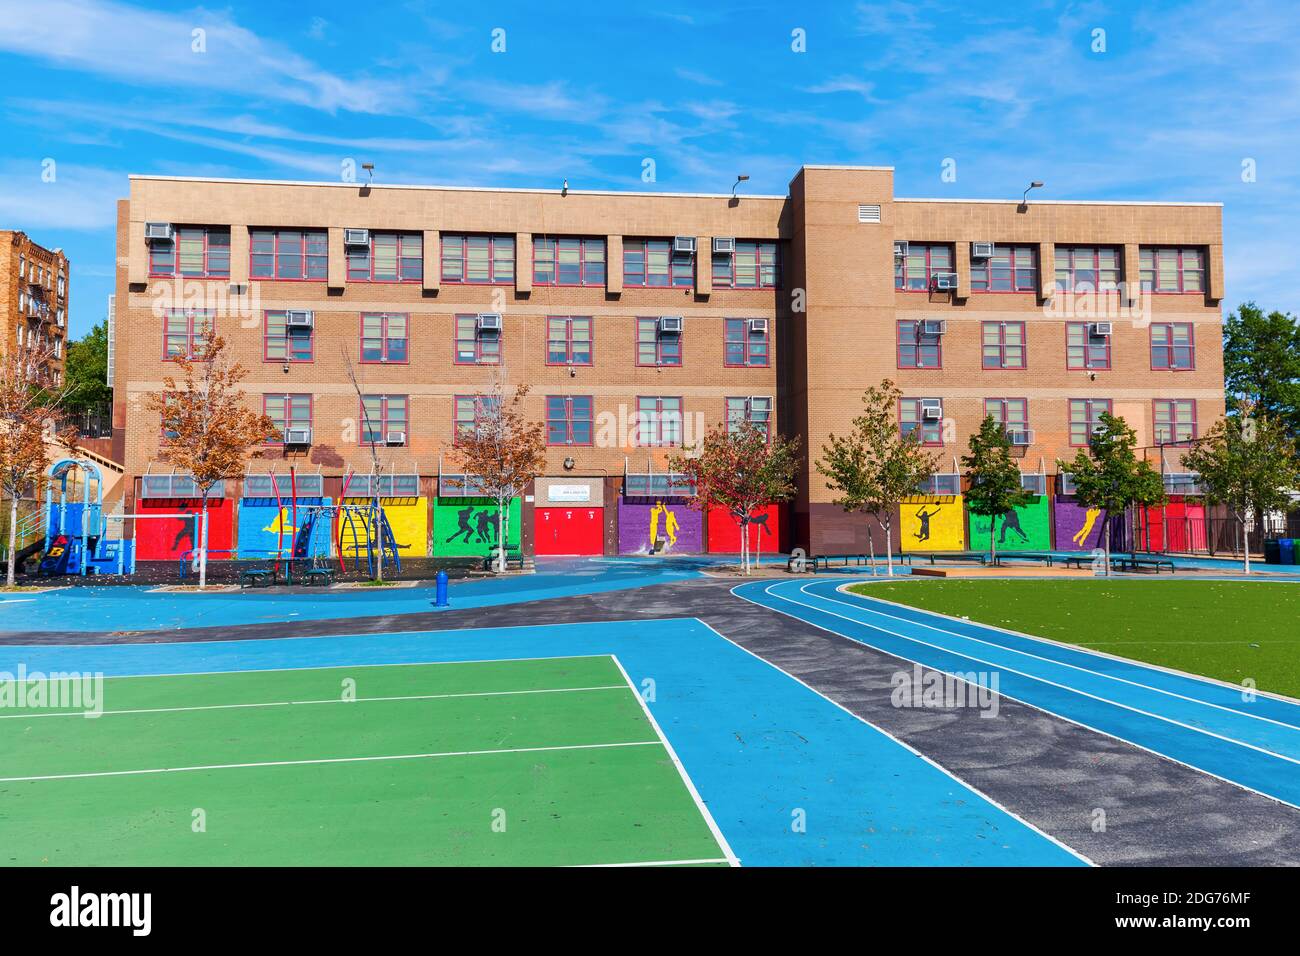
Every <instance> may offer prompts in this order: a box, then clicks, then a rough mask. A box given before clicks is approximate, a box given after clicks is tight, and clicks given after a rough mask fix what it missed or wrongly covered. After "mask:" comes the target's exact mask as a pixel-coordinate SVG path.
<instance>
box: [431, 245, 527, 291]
mask: <svg viewBox="0 0 1300 956" xmlns="http://www.w3.org/2000/svg"><path fill="white" fill-rule="evenodd" d="M442 281H443V282H455V283H466V284H471V285H473V284H478V285H493V284H496V283H502V284H511V283H513V282H514V281H515V237H514V236H462V235H444V236H443V237H442Z"/></svg>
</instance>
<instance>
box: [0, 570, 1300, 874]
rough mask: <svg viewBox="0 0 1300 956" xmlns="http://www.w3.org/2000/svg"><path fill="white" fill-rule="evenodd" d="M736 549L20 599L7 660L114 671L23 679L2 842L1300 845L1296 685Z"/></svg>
mask: <svg viewBox="0 0 1300 956" xmlns="http://www.w3.org/2000/svg"><path fill="white" fill-rule="evenodd" d="M706 569H707V562H705V561H698V562H680V563H676V562H665V561H660V560H654V559H650V560H644V559H635V558H634V559H629V560H618V559H603V560H599V561H565V562H539V572H538V573H537V574H536V575H526V576H521V577H512V578H502V579H491V580H482V581H467V582H461V583H457V584H454V585H453V587H452V608H451V609H450V610H446V611H437V612H435V611H434V610H433V609H432V607H431V601H430V594H429V591H428V589H427V588H404V589H394V590H391V591H385V592H384V593H382V594H375V593H370V592H325V593H303V592H274V591H261V592H258V593H255V594H254V593H243V594H218V595H191V594H175V593H156V592H154V593H150V592H148V591H147V590H145V589H139V588H129V587H113V588H94V589H91V588H78V589H70V590H66V591H58V592H49V593H41V594H10V595H6V596H5V598H3V599H0V678H3V677H4V676H5V675H12V674H25V675H26V677H27V679H28V680H29V681H31V680H33V678H34V677H36V676H39V675H50V674H60V673H62V674H76V675H102V678H103V679H102V683H101V684H100V685H99V686H100V687H101V688H102V696H101V697H100V698H99V708H100V709H102V714H100V715H99V716H95V717H87V716H83V711H84V710H86V709H87V707H86V706H84V703H85V702H82V704H83V706H71V705H65V706H61V707H56V706H48V703H49V702H48V701H46V702H40V701H38V702H36V703H37V704H38V705H39V706H25V707H24V706H22V703H21V702H19V703H18V704H15V703H14V702H13V701H12V700H9V701H6V700H5V699H4V698H3V697H2V696H0V705H2V706H0V731H3V732H0V831H2V832H3V834H4V839H3V840H2V841H0V864H7V865H32V866H49V865H92V864H101V863H102V864H113V863H118V864H171V865H263V864H265V865H381V864H396V865H486V866H491V865H524V866H527V865H605V866H619V865H703V866H723V867H725V866H728V865H735V864H739V865H742V866H831V865H877V866H878V865H904V866H933V865H938V866H1087V865H1089V864H1100V865H1107V864H1125V863H1127V864H1132V863H1140V864H1148V865H1160V864H1194V865H1214V864H1220V863H1236V864H1269V865H1271V864H1278V863H1287V862H1290V863H1294V862H1297V861H1300V826H1297V824H1298V823H1300V773H1298V772H1297V770H1298V768H1297V764H1298V763H1300V703H1297V702H1296V701H1293V700H1289V699H1286V698H1282V697H1278V696H1273V695H1268V694H1258V695H1253V696H1251V698H1250V699H1249V700H1247V699H1244V698H1243V695H1242V694H1241V689H1240V688H1235V687H1232V686H1231V685H1228V684H1224V683H1220V682H1217V681H1214V680H1209V679H1206V678H1202V677H1198V676H1195V675H1190V674H1183V673H1177V672H1174V671H1171V670H1167V669H1163V668H1159V667H1154V666H1151V665H1147V664H1142V663H1139V662H1136V661H1131V660H1125V659H1122V658H1118V657H1114V656H1110V655H1106V654H1099V653H1095V652H1093V651H1090V650H1087V649H1083V648H1075V647H1070V646H1068V645H1066V644H1062V643H1058V642H1055V641H1051V640H1043V639H1041V638H1037V637H1033V636H1029V635H1023V634H1015V633H1012V632H1010V631H1006V630H1000V629H999V628H997V627H992V626H990V625H987V624H979V623H975V622H972V621H963V620H960V619H959V618H953V617H947V616H944V615H941V614H935V613H932V612H930V611H925V610H920V609H916V608H909V607H903V606H901V605H898V604H894V603H890V602H886V601H879V600H874V599H871V598H869V597H865V598H864V597H860V596H857V595H853V594H847V593H845V592H844V591H843V590H842V589H843V588H844V587H846V586H847V585H848V584H850V583H853V581H855V580H860V578H854V577H852V576H846V575H842V574H837V575H834V576H828V577H821V578H818V577H813V576H800V577H793V578H788V579H787V578H781V579H769V580H754V581H749V582H743V583H738V582H737V581H736V580H735V579H731V580H724V579H717V578H710V577H707V576H705V575H704V574H703V573H702V572H703V571H704V570H706ZM1055 583H1060V582H1044V584H1045V585H1046V586H1049V587H1050V586H1052V585H1053V584H1055ZM931 586H933V583H932V582H920V581H915V582H911V583H908V584H907V585H906V587H909V588H911V587H916V588H926V587H931ZM1258 587H1259V588H1260V591H1261V594H1266V593H1267V592H1268V591H1270V590H1271V589H1273V588H1275V587H1286V585H1285V584H1260V585H1258ZM109 592H111V593H109ZM363 625H364V627H363ZM65 635H66V639H64V636H65ZM913 675H915V676H917V677H920V676H922V675H926V676H936V675H937V676H940V677H945V676H946V677H948V678H951V679H950V680H949V685H950V686H957V685H964V686H966V687H968V688H974V687H976V686H977V685H979V682H980V681H982V680H985V681H986V679H987V678H990V677H992V678H993V679H994V689H995V690H996V694H995V695H994V698H995V700H994V703H995V704H996V705H997V706H994V707H992V708H990V707H988V706H986V705H987V703H988V701H984V702H983V703H982V704H980V706H975V704H974V703H973V702H970V701H968V702H966V703H957V704H951V703H945V704H942V705H940V706H935V707H931V706H921V705H920V703H917V704H916V705H915V706H912V705H906V704H904V705H900V704H899V701H898V698H897V695H896V691H897V689H898V687H899V684H900V678H905V679H911V677H912V676H913ZM986 683H987V681H986ZM11 687H12V685H11ZM0 690H3V684H2V683H0ZM92 709H93V708H92ZM1099 810H1100V811H1104V816H1105V817H1106V820H1107V821H1108V822H1107V825H1106V826H1104V827H1101V828H1100V829H1099V828H1098V826H1097V819H1098V816H1097V814H1098V811H1099Z"/></svg>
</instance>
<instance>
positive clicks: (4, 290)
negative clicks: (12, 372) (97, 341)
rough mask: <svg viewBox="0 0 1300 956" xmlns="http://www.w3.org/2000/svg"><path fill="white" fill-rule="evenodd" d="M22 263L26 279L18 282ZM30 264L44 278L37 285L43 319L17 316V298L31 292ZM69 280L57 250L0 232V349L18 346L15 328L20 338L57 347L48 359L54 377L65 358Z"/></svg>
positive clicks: (66, 266)
mask: <svg viewBox="0 0 1300 956" xmlns="http://www.w3.org/2000/svg"><path fill="white" fill-rule="evenodd" d="M24 262H25V263H26V265H27V275H26V276H25V277H24V278H23V279H21V280H20V279H19V275H18V271H19V267H20V265H21V264H23V263H24ZM33 264H35V265H38V266H40V267H41V268H42V269H43V270H44V274H45V276H46V279H45V281H44V282H42V283H40V289H41V291H42V292H43V294H44V301H45V303H46V305H47V308H48V311H47V313H46V317H45V318H41V317H39V316H32V315H30V314H28V313H27V312H23V313H21V314H20V313H19V310H18V297H19V295H20V294H21V293H27V294H28V295H31V294H32V291H33V286H32V279H31V267H32V265H33ZM60 275H62V276H63V277H64V285H63V293H62V294H60V293H59V276H60ZM71 278H72V277H71V274H70V270H69V263H68V257H67V256H66V255H64V254H63V252H62V251H61V250H51V249H46V248H45V247H44V246H41V245H38V244H37V243H36V242H34V241H33V240H32V239H31V238H30V237H28V236H27V235H26V234H25V233H22V232H16V231H13V230H0V349H9V348H12V347H14V346H16V345H17V344H18V326H19V325H20V324H21V325H22V326H23V329H24V333H23V334H24V336H28V335H32V336H37V337H38V338H43V339H45V340H46V341H48V342H50V343H53V342H55V341H58V342H59V343H61V344H60V345H59V349H60V353H59V355H57V356H55V357H54V358H52V359H51V361H50V363H49V370H50V372H51V373H52V374H54V375H57V376H62V372H63V360H64V358H65V357H66V356H67V344H68V338H67V337H68V328H67V316H68V297H69V293H70V291H71V288H70V287H71ZM60 310H62V312H63V316H64V324H63V325H59V322H58V314H59V311H60ZM56 380H57V379H56Z"/></svg>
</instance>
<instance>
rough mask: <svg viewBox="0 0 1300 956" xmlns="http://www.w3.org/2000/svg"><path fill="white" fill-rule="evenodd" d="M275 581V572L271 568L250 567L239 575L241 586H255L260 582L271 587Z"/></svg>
mask: <svg viewBox="0 0 1300 956" xmlns="http://www.w3.org/2000/svg"><path fill="white" fill-rule="evenodd" d="M274 583H275V572H274V571H272V570H271V569H270V568H249V569H248V570H247V571H244V572H243V573H242V574H240V575H239V586H240V587H241V588H246V587H252V588H255V587H257V586H258V585H259V584H265V585H266V586H267V587H270V586H271V585H272V584H274Z"/></svg>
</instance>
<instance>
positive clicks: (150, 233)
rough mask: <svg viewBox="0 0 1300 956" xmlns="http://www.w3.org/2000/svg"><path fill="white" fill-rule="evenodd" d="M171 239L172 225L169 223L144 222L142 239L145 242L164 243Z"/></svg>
mask: <svg viewBox="0 0 1300 956" xmlns="http://www.w3.org/2000/svg"><path fill="white" fill-rule="evenodd" d="M171 237H172V224H171V223H170V222H146V223H145V224H144V238H145V240H146V241H147V242H153V241H154V240H155V239H158V240H162V241H166V240H168V239H170V238H171Z"/></svg>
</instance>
